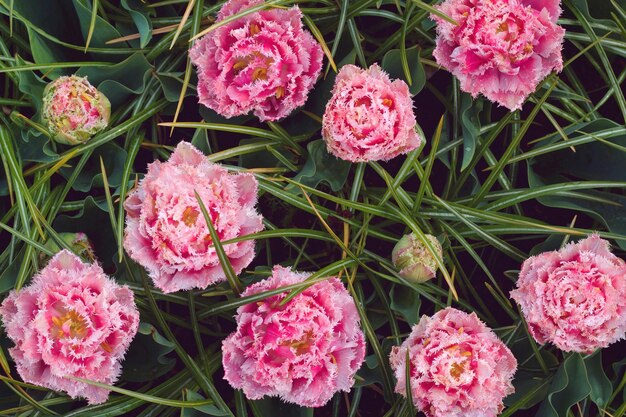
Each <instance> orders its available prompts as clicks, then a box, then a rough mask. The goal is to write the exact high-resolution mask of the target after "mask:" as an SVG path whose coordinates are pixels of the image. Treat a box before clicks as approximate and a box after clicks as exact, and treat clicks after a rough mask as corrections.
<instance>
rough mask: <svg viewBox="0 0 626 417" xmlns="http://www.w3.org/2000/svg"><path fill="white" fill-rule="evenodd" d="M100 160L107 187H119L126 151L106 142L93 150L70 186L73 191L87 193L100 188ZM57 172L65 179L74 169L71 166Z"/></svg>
mask: <svg viewBox="0 0 626 417" xmlns="http://www.w3.org/2000/svg"><path fill="white" fill-rule="evenodd" d="M100 158H102V160H103V161H104V167H105V169H106V172H107V177H108V180H109V186H111V187H118V186H119V185H120V182H121V179H122V173H123V171H124V161H125V160H126V151H125V150H124V149H123V148H121V147H120V146H119V145H117V144H116V143H113V142H108V143H105V144H104V145H102V146H99V147H98V148H96V149H95V150H94V152H93V154H92V155H91V158H90V159H89V162H87V165H86V166H85V168H84V169H83V170H82V171H81V173H80V174H79V175H78V178H76V181H74V184H72V188H73V189H74V190H76V191H83V192H88V191H89V190H91V189H92V188H93V187H98V188H100V187H102V184H103V182H102V172H101V170H100ZM59 172H60V173H61V175H63V176H64V177H65V178H69V177H70V176H71V175H72V172H74V168H73V166H69V167H66V168H61V169H60V170H59Z"/></svg>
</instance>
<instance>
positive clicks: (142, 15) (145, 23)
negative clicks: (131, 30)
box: [121, 0, 152, 48]
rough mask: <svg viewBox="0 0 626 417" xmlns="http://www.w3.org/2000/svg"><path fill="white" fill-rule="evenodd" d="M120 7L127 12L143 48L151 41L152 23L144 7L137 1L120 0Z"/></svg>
mask: <svg viewBox="0 0 626 417" xmlns="http://www.w3.org/2000/svg"><path fill="white" fill-rule="evenodd" d="M121 4H122V7H123V8H125V9H126V10H128V13H129V14H130V17H131V18H132V19H133V22H135V25H136V26H137V30H138V31H139V36H140V37H139V44H140V46H141V47H142V48H145V47H146V45H148V42H150V39H152V21H151V20H150V15H149V13H148V11H147V10H146V8H145V6H144V5H143V4H142V3H141V2H140V1H139V0H122V1H121Z"/></svg>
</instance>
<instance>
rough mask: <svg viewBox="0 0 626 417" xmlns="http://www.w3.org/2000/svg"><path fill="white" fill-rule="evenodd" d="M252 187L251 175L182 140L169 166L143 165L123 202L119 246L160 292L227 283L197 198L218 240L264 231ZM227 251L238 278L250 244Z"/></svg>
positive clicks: (251, 252) (235, 245)
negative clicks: (142, 174)
mask: <svg viewBox="0 0 626 417" xmlns="http://www.w3.org/2000/svg"><path fill="white" fill-rule="evenodd" d="M257 187H258V183H257V181H256V179H255V178H254V176H253V175H252V174H248V173H241V174H229V173H228V171H227V170H226V169H225V168H223V167H222V166H221V165H219V164H214V163H212V162H209V160H208V159H207V158H206V157H205V156H204V155H203V154H202V153H201V152H200V151H198V150H197V149H196V148H194V147H193V146H192V145H191V144H189V143H186V142H181V143H180V144H179V145H178V147H177V148H176V150H175V151H174V153H173V154H172V155H171V157H170V159H169V161H167V162H165V163H162V162H159V161H156V162H153V163H152V164H150V165H149V166H148V173H147V174H146V176H145V177H144V178H143V180H142V181H141V182H140V183H139V186H138V187H137V189H136V190H135V191H133V192H132V193H131V194H130V195H129V197H128V199H127V200H126V203H125V204H124V207H125V208H126V214H127V215H126V236H125V239H124V247H125V248H126V251H127V252H128V253H129V254H130V256H131V257H132V258H133V259H134V260H135V261H137V262H138V263H139V264H141V265H142V266H143V267H145V268H146V269H147V270H148V272H149V274H150V277H151V278H152V280H153V281H154V284H155V285H156V286H157V287H158V288H160V289H161V290H162V291H163V292H166V293H168V292H173V291H178V290H188V289H191V288H201V289H204V288H206V287H207V286H208V285H209V284H213V283H215V282H219V281H225V280H226V275H225V273H224V270H223V269H222V266H221V264H220V261H219V258H218V256H217V253H216V252H215V247H214V246H213V241H212V239H211V234H210V232H209V228H208V227H207V224H206V222H205V217H204V216H203V214H202V210H201V208H200V205H199V204H198V201H197V199H196V196H195V192H197V193H198V194H199V196H200V198H201V200H202V202H203V203H204V205H205V207H206V209H207V211H208V213H209V216H210V217H211V219H212V223H213V226H214V228H215V231H216V232H217V235H218V237H219V239H220V241H223V240H228V239H233V238H236V237H240V236H244V235H248V234H251V233H255V232H258V231H260V230H262V229H263V224H262V219H261V216H260V215H259V214H258V213H257V212H256V210H255V205H256V200H257ZM224 251H225V252H226V255H227V256H228V259H229V260H230V263H231V264H232V266H233V269H234V270H235V273H237V274H239V273H240V272H241V271H242V270H243V269H244V268H245V267H246V266H248V265H249V264H250V262H252V259H253V258H254V240H246V241H243V242H237V243H230V244H226V245H224Z"/></svg>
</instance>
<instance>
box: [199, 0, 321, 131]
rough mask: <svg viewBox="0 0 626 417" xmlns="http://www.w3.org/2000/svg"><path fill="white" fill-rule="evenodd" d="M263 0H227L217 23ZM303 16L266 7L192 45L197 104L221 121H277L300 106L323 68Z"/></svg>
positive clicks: (296, 10)
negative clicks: (238, 118)
mask: <svg viewBox="0 0 626 417" xmlns="http://www.w3.org/2000/svg"><path fill="white" fill-rule="evenodd" d="M261 3H263V2H262V1H261V0H230V1H229V2H227V3H226V4H225V5H224V6H223V7H222V10H221V11H220V13H219V14H218V18H217V21H218V22H219V21H221V20H223V19H225V18H226V17H229V16H232V15H234V14H237V13H239V12H241V11H243V10H245V9H248V8H250V7H252V6H255V5H258V4H261ZM301 18H302V13H301V12H300V9H298V7H297V6H294V7H292V8H291V9H286V10H285V9H276V8H270V9H266V10H262V11H259V12H255V13H251V14H249V15H246V16H244V17H242V18H240V19H237V20H235V21H233V22H230V23H228V24H226V25H224V26H222V27H220V28H218V29H216V30H215V31H213V32H212V33H209V34H207V35H206V36H204V37H202V38H200V39H199V40H198V41H196V42H195V43H194V45H193V47H192V48H191V50H190V52H189V56H190V58H191V60H192V62H193V63H194V65H195V66H196V67H197V71H198V96H199V98H200V103H202V104H204V105H205V106H207V107H209V108H211V109H213V110H215V111H216V112H217V113H219V114H221V115H222V116H225V117H233V116H238V115H244V114H248V113H249V112H253V113H254V115H255V116H257V117H258V118H259V119H260V120H261V121H266V120H278V119H282V118H283V117H286V116H288V115H289V114H290V113H291V112H292V111H293V110H294V109H296V108H297V107H300V106H302V105H303V104H304V103H305V102H306V99H307V96H308V94H309V91H310V90H311V89H312V88H313V85H314V84H315V82H316V81H317V78H318V76H319V74H320V72H321V69H322V58H323V51H322V48H321V47H320V45H319V44H318V43H317V42H316V41H315V39H314V38H313V36H312V35H311V34H310V33H309V32H307V31H306V30H304V29H303V27H302V21H301Z"/></svg>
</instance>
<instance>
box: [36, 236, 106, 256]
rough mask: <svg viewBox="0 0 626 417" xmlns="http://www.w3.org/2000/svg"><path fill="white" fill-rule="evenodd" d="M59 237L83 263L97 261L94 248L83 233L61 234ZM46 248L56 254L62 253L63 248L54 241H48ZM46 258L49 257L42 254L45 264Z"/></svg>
mask: <svg viewBox="0 0 626 417" xmlns="http://www.w3.org/2000/svg"><path fill="white" fill-rule="evenodd" d="M59 236H60V237H61V239H62V240H63V241H64V242H65V243H67V245H68V246H69V247H70V248H71V249H72V252H74V253H75V254H76V255H78V256H79V257H80V258H81V259H82V260H83V261H85V262H89V263H91V262H93V261H95V260H96V255H95V253H94V251H93V246H92V245H91V242H90V241H89V239H88V238H87V235H86V234H84V233H81V232H78V233H59ZM44 246H45V247H46V248H48V249H50V251H51V252H54V253H56V252H60V251H61V248H60V247H59V245H57V244H56V242H55V241H54V240H53V239H48V241H47V242H46V244H45V245H44ZM46 258H47V256H46V255H45V254H43V253H42V254H41V256H40V260H41V261H42V262H44V261H46V260H47V259H46Z"/></svg>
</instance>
